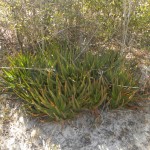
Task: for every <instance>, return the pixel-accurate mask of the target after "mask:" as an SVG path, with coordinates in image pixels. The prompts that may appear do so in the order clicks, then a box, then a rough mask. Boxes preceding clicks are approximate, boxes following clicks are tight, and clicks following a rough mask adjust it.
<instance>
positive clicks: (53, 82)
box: [2, 45, 137, 121]
mask: <svg viewBox="0 0 150 150" xmlns="http://www.w3.org/2000/svg"><path fill="white" fill-rule="evenodd" d="M78 54H79V51H78V50H74V51H73V50H70V49H68V48H67V47H59V46H56V45H55V46H50V47H48V48H47V50H45V51H44V52H37V53H36V54H34V55H33V54H29V53H28V54H22V53H19V54H18V55H17V56H16V57H15V58H9V62H10V67H9V68H5V69H3V75H2V77H3V79H4V83H3V84H4V85H5V87H7V88H9V89H10V90H12V91H13V92H14V93H15V94H16V95H18V96H19V97H20V98H21V99H22V100H24V102H25V106H26V107H27V110H29V111H30V112H31V113H32V114H36V115H37V116H43V115H46V116H48V118H49V119H50V120H53V121H60V120H66V119H70V118H73V117H75V116H76V115H77V114H79V113H81V112H82V111H85V110H89V111H93V110H97V109H99V108H100V107H101V106H103V105H104V104H107V105H108V107H110V108H112V109H114V108H118V107H123V106H125V105H126V104H128V103H129V102H131V101H133V100H134V96H135V93H136V92H137V89H136V88H135V86H136V80H135V79H134V76H133V72H132V70H131V69H130V65H129V62H126V61H125V59H124V57H123V56H121V55H120V54H119V52H115V51H107V52H104V53H103V54H101V55H99V54H96V55H93V54H92V53H91V52H86V53H85V54H83V55H82V56H81V57H79V58H78V59H77V60H76V57H77V56H78Z"/></svg>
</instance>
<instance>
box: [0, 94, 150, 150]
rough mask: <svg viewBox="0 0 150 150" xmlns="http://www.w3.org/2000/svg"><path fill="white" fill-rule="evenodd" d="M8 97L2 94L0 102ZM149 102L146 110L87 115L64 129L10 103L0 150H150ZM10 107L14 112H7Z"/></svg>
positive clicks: (2, 128) (0, 141)
mask: <svg viewBox="0 0 150 150" xmlns="http://www.w3.org/2000/svg"><path fill="white" fill-rule="evenodd" d="M6 97H7V95H2V96H1V99H4V98H6ZM146 103H147V104H146V106H147V107H143V110H116V111H109V112H108V111H107V112H101V113H100V114H101V115H100V116H99V118H98V119H94V117H93V116H92V115H91V114H86V115H83V116H82V117H80V118H78V119H76V120H73V121H72V122H70V124H66V125H64V126H63V127H62V125H60V124H56V123H42V122H39V121H38V120H36V119H33V118H29V117H26V116H25V115H24V114H23V113H22V112H21V111H20V110H19V108H20V106H19V104H17V103H16V104H14V103H12V102H11V101H10V100H9V101H7V104H5V107H3V108H2V107H1V112H2V111H3V114H1V118H0V121H1V122H2V123H1V130H0V135H1V136H0V148H1V150H58V149H61V150H150V101H149V102H148V101H147V102H146ZM148 103H149V104H148ZM144 104H145V102H144ZM10 108H11V112H10V111H8V110H10ZM3 109H5V110H3ZM7 109H8V110H7ZM6 116H8V117H6Z"/></svg>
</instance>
